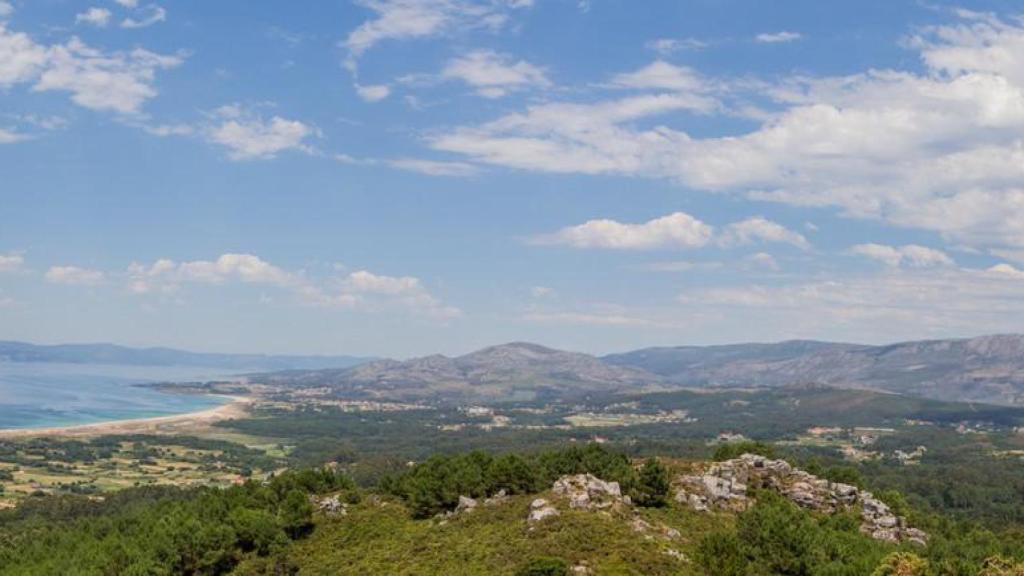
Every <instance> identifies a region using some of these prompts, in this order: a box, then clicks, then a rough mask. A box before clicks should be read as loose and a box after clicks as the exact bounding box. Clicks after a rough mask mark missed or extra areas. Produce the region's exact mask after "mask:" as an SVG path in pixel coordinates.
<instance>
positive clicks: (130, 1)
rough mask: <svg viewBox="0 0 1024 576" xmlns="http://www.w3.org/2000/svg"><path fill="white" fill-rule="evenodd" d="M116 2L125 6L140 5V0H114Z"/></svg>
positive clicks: (134, 6) (133, 6) (135, 6)
mask: <svg viewBox="0 0 1024 576" xmlns="http://www.w3.org/2000/svg"><path fill="white" fill-rule="evenodd" d="M114 2H116V3H117V4H120V5H121V6H123V7H125V8H138V7H139V0H114Z"/></svg>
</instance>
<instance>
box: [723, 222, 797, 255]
mask: <svg viewBox="0 0 1024 576" xmlns="http://www.w3.org/2000/svg"><path fill="white" fill-rule="evenodd" d="M764 242H769V243H781V244H792V245H793V246H796V247H797V248H800V249H802V250H807V249H809V248H810V247H811V246H810V244H809V243H808V242H807V239H806V238H804V236H803V234H800V233H799V232H795V231H793V230H790V229H788V228H786V227H785V226H783V225H781V224H779V223H777V222H772V221H771V220H768V219H766V218H763V217H761V216H755V217H753V218H748V219H746V220H743V221H742V222H734V223H732V224H729V225H728V226H726V227H725V230H723V231H722V235H721V237H720V238H719V243H720V244H722V245H723V246H745V245H748V244H755V243H764Z"/></svg>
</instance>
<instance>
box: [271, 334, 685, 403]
mask: <svg viewBox="0 0 1024 576" xmlns="http://www.w3.org/2000/svg"><path fill="white" fill-rule="evenodd" d="M256 380H257V381H260V382H265V383H271V384H278V385H287V386H310V387H317V386H326V387H330V388H334V389H336V390H338V392H339V393H343V394H345V395H347V396H360V397H370V398H388V399H397V400H458V401H486V400H492V401H493V400H532V399H536V398H538V397H559V398H566V397H576V396H584V395H587V394H592V393H609V392H626V391H642V390H663V389H665V388H664V387H663V386H662V385H661V384H662V378H661V377H659V376H656V375H654V374H651V373H649V372H645V371H643V370H639V369H636V368H631V367H626V366H615V365H612V364H608V363H605V362H602V361H600V360H598V359H597V358H595V357H593V356H588V355H587V354H580V353H576V352H564V351H561V350H554V349H551V348H545V347H544V346H538V345H537V344H529V343H524V342H513V343H510V344H503V345H500V346H491V347H489V348H484V349H483V350H479V351H477V352H473V353H471V354H467V355H465V356H459V357H456V358H449V357H447V356H441V355H434V356H426V357H423V358H416V359H413V360H407V361H404V362H400V361H396V360H380V361H377V362H369V363H366V364H363V365H360V366H356V367H354V368H350V369H347V370H316V371H301V372H289V373H282V374H265V375H262V376H257V377H256Z"/></svg>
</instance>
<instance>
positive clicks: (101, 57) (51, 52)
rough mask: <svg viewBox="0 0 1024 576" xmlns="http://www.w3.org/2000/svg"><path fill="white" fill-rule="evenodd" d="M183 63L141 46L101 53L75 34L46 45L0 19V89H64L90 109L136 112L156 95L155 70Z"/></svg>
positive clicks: (77, 101)
mask: <svg viewBox="0 0 1024 576" xmlns="http://www.w3.org/2000/svg"><path fill="white" fill-rule="evenodd" d="M182 62H183V59H182V57H181V56H177V55H174V56H168V55H162V54H157V53H154V52H150V51H148V50H145V49H142V48H136V49H134V50H131V51H128V52H122V51H117V52H104V51H101V50H98V49H95V48H92V47H90V46H88V45H87V44H85V43H84V42H82V41H81V40H79V39H78V38H72V39H71V40H69V41H68V42H66V43H64V44H53V45H49V46H47V45H43V44H39V43H37V42H35V41H34V40H33V39H32V38H31V37H29V36H28V35H27V34H24V33H20V32H13V31H11V30H9V29H7V28H6V26H5V25H4V24H3V23H2V22H0V88H4V87H10V86H14V85H16V84H23V83H30V84H31V86H32V90H34V91H36V92H49V91H58V92H68V93H70V94H71V100H72V101H73V102H74V103H75V104H78V105H79V106H82V107H84V108H89V109H92V110H102V111H110V112H116V113H120V114H124V115H135V114H138V113H139V112H140V109H141V108H142V105H143V104H145V103H146V101H148V100H150V99H152V98H154V97H155V96H156V95H157V90H156V88H155V87H154V84H155V81H156V74H157V72H158V71H160V70H167V69H171V68H175V67H177V66H180V65H181V64H182Z"/></svg>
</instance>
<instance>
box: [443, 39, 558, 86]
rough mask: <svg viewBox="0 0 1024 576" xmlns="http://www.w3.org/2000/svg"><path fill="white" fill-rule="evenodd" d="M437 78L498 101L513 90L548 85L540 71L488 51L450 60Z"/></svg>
mask: <svg viewBox="0 0 1024 576" xmlns="http://www.w3.org/2000/svg"><path fill="white" fill-rule="evenodd" d="M441 77H442V78H444V79H449V80H461V81H462V82H465V83H466V84H468V85H470V86H471V87H473V88H475V89H476V93H477V94H479V95H480V96H483V97H484V98H500V97H502V96H504V95H506V94H508V93H509V92H511V91H514V90H521V89H524V88H529V87H547V86H550V85H551V81H550V80H548V78H547V75H546V74H545V72H544V69H543V68H540V67H538V66H535V65H533V64H530V63H529V62H527V61H525V60H519V61H515V60H514V59H513V58H512V57H511V56H508V55H505V54H498V53H497V52H494V51H492V50H476V51H473V52H470V53H469V54H466V55H465V56H460V57H458V58H455V59H452V60H450V61H449V62H448V64H447V65H446V66H445V67H444V70H443V71H442V72H441Z"/></svg>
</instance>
